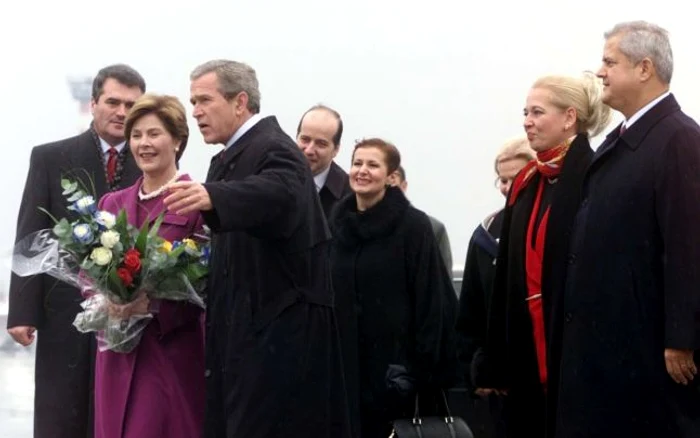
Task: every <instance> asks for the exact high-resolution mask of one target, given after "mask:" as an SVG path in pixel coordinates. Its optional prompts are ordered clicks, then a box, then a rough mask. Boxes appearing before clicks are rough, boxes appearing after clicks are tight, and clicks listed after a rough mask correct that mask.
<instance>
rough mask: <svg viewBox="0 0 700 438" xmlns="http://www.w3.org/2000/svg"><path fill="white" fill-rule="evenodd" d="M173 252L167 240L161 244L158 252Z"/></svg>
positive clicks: (171, 245)
mask: <svg viewBox="0 0 700 438" xmlns="http://www.w3.org/2000/svg"><path fill="white" fill-rule="evenodd" d="M172 250H173V244H172V243H170V242H168V241H167V240H165V241H163V244H162V245H160V251H161V252H164V253H166V254H168V253H170V251H172Z"/></svg>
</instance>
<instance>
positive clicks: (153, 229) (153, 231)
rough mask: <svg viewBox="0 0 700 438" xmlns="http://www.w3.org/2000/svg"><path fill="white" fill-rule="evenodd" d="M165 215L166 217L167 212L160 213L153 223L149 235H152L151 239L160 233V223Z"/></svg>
mask: <svg viewBox="0 0 700 438" xmlns="http://www.w3.org/2000/svg"><path fill="white" fill-rule="evenodd" d="M163 217H165V212H163V213H161V214H159V215H158V217H157V218H156V220H155V222H154V223H153V226H152V227H151V230H150V231H149V232H148V237H150V238H151V239H153V238H154V237H156V236H157V235H158V229H159V228H160V224H162V223H163Z"/></svg>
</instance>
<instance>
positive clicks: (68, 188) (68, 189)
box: [63, 181, 78, 196]
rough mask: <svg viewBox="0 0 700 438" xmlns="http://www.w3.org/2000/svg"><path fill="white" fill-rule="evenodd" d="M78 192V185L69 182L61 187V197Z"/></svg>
mask: <svg viewBox="0 0 700 438" xmlns="http://www.w3.org/2000/svg"><path fill="white" fill-rule="evenodd" d="M76 190H78V183H76V182H73V181H69V182H68V185H67V186H65V187H63V196H68V195H70V194H72V193H73V192H75V191H76Z"/></svg>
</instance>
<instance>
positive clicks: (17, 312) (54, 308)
mask: <svg viewBox="0 0 700 438" xmlns="http://www.w3.org/2000/svg"><path fill="white" fill-rule="evenodd" d="M145 89H146V85H145V83H144V80H143V78H142V77H141V75H140V74H139V73H138V72H136V71H135V70H134V69H132V68H131V67H129V66H126V65H121V64H118V65H111V66H108V67H105V68H103V69H102V70H100V71H99V72H98V74H97V76H96V77H95V79H94V81H93V84H92V102H91V109H92V114H93V122H92V124H91V127H90V129H88V130H87V131H86V132H84V133H82V134H80V135H78V136H76V137H71V138H68V139H65V140H60V141H57V142H54V143H49V144H45V145H41V146H36V147H35V148H34V149H33V150H32V153H31V158H30V163H29V173H28V175H27V182H26V184H25V187H24V194H23V195H22V204H21V205H20V209H19V215H18V219H17V235H16V239H17V240H19V239H22V238H23V237H25V236H27V235H28V234H31V233H33V232H35V231H38V230H41V229H46V228H51V227H52V226H53V224H52V223H51V220H50V219H49V217H48V216H47V215H46V214H45V213H42V212H41V211H39V209H38V208H39V207H43V208H45V209H46V210H48V211H49V212H50V213H51V214H52V215H53V216H55V217H57V218H60V217H67V218H69V219H71V220H72V219H73V218H74V213H72V212H70V211H68V210H67V209H66V199H65V197H64V196H63V195H62V191H63V190H62V188H61V178H62V177H68V178H73V179H79V180H80V181H83V183H85V184H86V185H85V186H86V187H91V185H90V181H92V182H93V183H94V186H95V190H96V193H95V196H96V200H97V199H99V197H101V196H102V195H103V194H104V193H106V192H107V191H110V190H117V189H121V188H124V187H127V186H130V185H131V184H133V183H134V182H135V181H136V179H137V178H138V177H139V176H140V175H141V172H140V171H139V169H138V167H137V166H136V163H135V162H134V159H133V157H132V156H131V152H130V151H129V148H128V146H126V144H125V139H124V119H125V117H126V113H127V111H128V110H129V108H131V106H132V105H133V104H134V101H136V99H138V98H139V97H140V96H141V95H142V94H143V93H144V92H145ZM81 301H82V298H81V295H80V292H79V291H78V290H77V289H75V288H72V287H69V286H68V285H66V284H65V283H61V282H58V281H57V280H55V279H54V278H52V277H48V276H44V275H42V276H36V277H18V276H16V275H14V274H13V275H12V278H11V283H10V308H9V314H8V320H7V327H8V331H9V333H10V335H11V336H12V338H14V340H15V341H17V342H18V343H20V344H22V345H24V346H28V345H30V344H31V343H32V342H33V341H34V333H35V332H38V333H39V336H38V340H37V349H36V372H35V390H34V437H36V438H80V437H86V436H92V427H93V426H92V404H91V399H92V378H93V364H94V355H95V341H94V336H93V335H91V334H81V333H79V332H78V331H77V330H76V329H75V328H74V327H73V325H72V323H73V319H74V318H75V316H76V315H77V313H78V312H80V311H81V310H82V308H81V307H80V302H81Z"/></svg>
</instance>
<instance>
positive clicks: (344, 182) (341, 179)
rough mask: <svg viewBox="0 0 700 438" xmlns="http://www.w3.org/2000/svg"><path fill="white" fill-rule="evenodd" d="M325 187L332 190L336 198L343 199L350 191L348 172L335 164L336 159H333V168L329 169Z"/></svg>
mask: <svg viewBox="0 0 700 438" xmlns="http://www.w3.org/2000/svg"><path fill="white" fill-rule="evenodd" d="M325 187H326V188H328V191H329V192H331V195H333V197H334V198H335V199H336V200H338V199H341V198H342V197H343V196H345V195H346V194H347V193H349V191H350V183H349V181H348V174H347V173H345V171H343V169H341V168H340V166H338V165H337V164H335V161H331V168H330V170H329V171H328V178H327V179H326V185H325Z"/></svg>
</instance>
